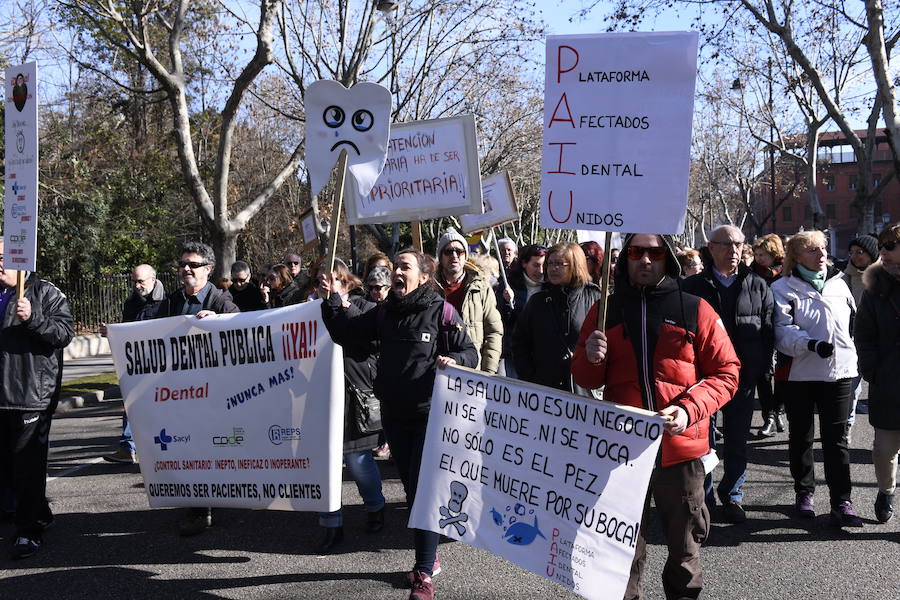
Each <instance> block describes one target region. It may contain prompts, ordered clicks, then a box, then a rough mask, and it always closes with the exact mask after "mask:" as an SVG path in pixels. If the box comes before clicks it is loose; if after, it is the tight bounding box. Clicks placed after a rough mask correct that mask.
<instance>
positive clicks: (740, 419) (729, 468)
mask: <svg viewBox="0 0 900 600" xmlns="http://www.w3.org/2000/svg"><path fill="white" fill-rule="evenodd" d="M753 388H754V385H750V386H747V387H740V388H738V390H737V392H735V394H734V397H733V398H732V399H731V401H730V402H728V403H727V404H726V405H725V406H723V407H722V408H721V409H719V410H720V411H721V412H722V417H723V421H724V423H723V424H722V435H723V436H724V437H725V440H724V441H723V442H722V451H721V452H717V453H718V454H719V458H720V459H721V460H722V463H723V465H724V468H723V469H722V480H721V481H720V482H719V485H718V488H717V492H718V495H719V500H721V501H722V503H723V504H725V503H728V502H742V501H743V499H744V492H743V490H742V489H741V487H742V486H743V485H744V478H745V477H746V476H747V437H748V435H749V434H750V425H751V423H752V421H753ZM714 424H715V420H714V419H710V431H712V427H713V426H714ZM710 447H711V448H714V449H715V448H716V442H715V436H713V435H710ZM704 487H705V488H706V494H707V497H706V502H707V505H715V498H714V497H712V474H709V475H707V476H706V485H705V486H704Z"/></svg>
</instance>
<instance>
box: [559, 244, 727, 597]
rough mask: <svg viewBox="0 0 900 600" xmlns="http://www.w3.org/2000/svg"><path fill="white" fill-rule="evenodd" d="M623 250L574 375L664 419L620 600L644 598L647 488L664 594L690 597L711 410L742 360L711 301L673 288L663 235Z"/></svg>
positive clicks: (676, 270)
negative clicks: (662, 548)
mask: <svg viewBox="0 0 900 600" xmlns="http://www.w3.org/2000/svg"><path fill="white" fill-rule="evenodd" d="M622 253H623V254H624V255H625V260H619V261H618V264H617V265H616V273H615V279H616V287H615V292H614V293H613V295H612V296H610V297H609V301H608V303H607V305H606V327H605V331H600V330H598V329H597V313H598V310H599V308H598V306H599V304H595V305H594V306H593V308H591V311H590V312H589V313H588V315H587V318H586V319H585V322H584V325H583V326H582V328H581V334H580V336H579V338H578V345H577V346H576V348H575V356H574V358H573V359H572V375H573V376H574V378H575V383H577V384H578V385H580V386H582V387H585V388H590V389H596V388H599V387H602V386H604V385H605V386H606V389H605V391H604V400H608V401H610V402H615V403H617V404H625V405H628V406H634V407H637V408H643V409H646V410H650V411H653V412H656V413H659V414H660V415H661V416H663V417H664V418H665V419H666V423H665V433H664V434H663V439H662V445H661V454H660V456H659V457H658V458H657V466H656V468H655V469H654V470H653V474H652V476H651V478H650V489H649V490H648V495H647V498H646V499H645V503H644V514H643V517H642V518H641V531H640V534H639V536H638V540H637V546H636V548H635V554H634V561H633V562H632V565H631V577H630V578H629V580H628V587H627V588H626V592H625V598H626V600H633V599H638V598H642V597H643V590H642V583H641V580H642V579H643V573H644V567H645V563H646V557H647V548H646V542H645V539H644V531H645V529H644V525H645V524H646V523H647V518H648V516H649V504H650V502H649V500H650V494H653V498H654V500H655V502H656V510H657V513H656V514H657V516H658V518H659V520H660V522H661V525H662V527H661V528H662V531H663V534H664V535H665V537H666V542H667V546H668V549H669V558H668V560H667V561H666V563H665V567H664V568H663V576H662V580H663V589H664V590H665V595H666V598H697V597H698V596H699V595H700V592H701V590H702V588H703V569H702V565H701V562H700V544H702V543H703V541H704V540H705V539H706V535H707V533H708V532H709V510H708V509H707V507H706V503H705V501H704V492H703V478H704V475H705V473H704V468H703V464H702V462H701V460H700V458H701V457H702V456H704V455H706V454H707V453H708V452H709V415H711V414H712V413H714V412H715V411H716V410H718V409H719V408H720V407H721V406H722V405H724V404H725V403H726V402H728V401H729V400H730V399H731V397H732V396H733V395H734V392H735V390H737V387H738V371H739V369H740V362H739V361H738V359H737V356H736V355H735V353H734V348H733V347H732V345H731V341H730V340H729V339H728V334H727V332H726V331H725V328H724V326H723V325H722V321H721V319H719V316H718V315H717V314H716V312H715V310H713V308H712V307H711V306H710V305H709V304H708V303H707V302H706V301H705V300H702V299H700V298H698V297H696V296H693V295H691V294H687V293H685V292H683V291H682V290H681V289H680V288H679V285H678V278H679V275H680V273H681V269H680V267H679V265H678V260H677V259H676V257H675V252H674V251H673V249H672V245H671V243H670V242H669V240H667V239H665V238H664V237H663V236H661V235H656V234H644V233H638V234H629V235H628V236H627V237H626V238H625V243H624V246H623V249H622Z"/></svg>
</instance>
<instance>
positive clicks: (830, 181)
mask: <svg viewBox="0 0 900 600" xmlns="http://www.w3.org/2000/svg"><path fill="white" fill-rule="evenodd" d="M822 183H823V184H825V189H826V190H828V191H829V192H833V191H834V175H826V176H825V177H823V178H822Z"/></svg>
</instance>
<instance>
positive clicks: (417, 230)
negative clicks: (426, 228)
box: [410, 221, 425, 252]
mask: <svg viewBox="0 0 900 600" xmlns="http://www.w3.org/2000/svg"><path fill="white" fill-rule="evenodd" d="M410 225H412V243H413V248H415V249H416V250H418V251H419V252H425V250H423V248H424V244H423V243H422V221H413V222H412V223H410Z"/></svg>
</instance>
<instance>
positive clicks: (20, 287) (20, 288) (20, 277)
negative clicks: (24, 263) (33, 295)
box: [16, 271, 25, 298]
mask: <svg viewBox="0 0 900 600" xmlns="http://www.w3.org/2000/svg"><path fill="white" fill-rule="evenodd" d="M16 297H17V298H24V297H25V271H19V272H18V274H17V275H16Z"/></svg>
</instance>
